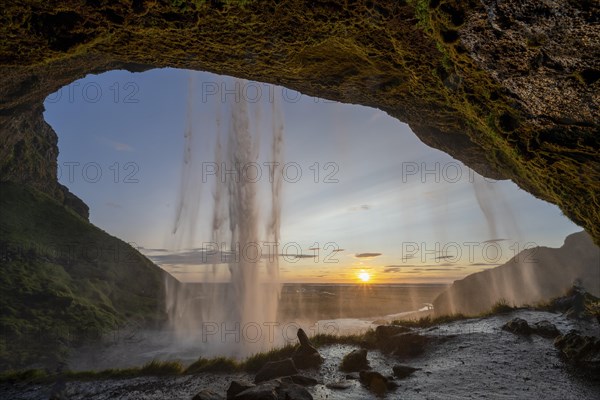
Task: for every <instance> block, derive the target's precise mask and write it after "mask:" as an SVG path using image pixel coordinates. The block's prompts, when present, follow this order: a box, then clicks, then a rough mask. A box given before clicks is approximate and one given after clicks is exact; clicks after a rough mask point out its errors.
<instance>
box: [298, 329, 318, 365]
mask: <svg viewBox="0 0 600 400" xmlns="http://www.w3.org/2000/svg"><path fill="white" fill-rule="evenodd" d="M298 341H300V346H298V348H297V349H296V351H294V354H293V355H292V360H294V364H295V365H296V367H297V368H300V369H306V368H317V367H319V365H321V364H322V363H323V357H321V355H320V354H319V352H318V351H317V349H316V348H315V347H314V346H313V345H312V343H310V340H308V336H307V335H306V333H305V332H304V330H303V329H302V328H300V329H298Z"/></svg>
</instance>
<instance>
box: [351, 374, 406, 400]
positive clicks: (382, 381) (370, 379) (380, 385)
mask: <svg viewBox="0 0 600 400" xmlns="http://www.w3.org/2000/svg"><path fill="white" fill-rule="evenodd" d="M359 375H360V383H362V384H363V385H365V386H366V387H367V388H368V389H369V390H370V391H372V392H373V393H375V394H377V395H378V396H383V395H384V394H385V393H386V392H387V391H388V390H394V389H396V388H397V387H398V385H397V384H396V383H395V382H394V381H392V380H390V379H388V378H386V377H385V376H383V375H381V374H380V373H379V372H376V371H360V374H359Z"/></svg>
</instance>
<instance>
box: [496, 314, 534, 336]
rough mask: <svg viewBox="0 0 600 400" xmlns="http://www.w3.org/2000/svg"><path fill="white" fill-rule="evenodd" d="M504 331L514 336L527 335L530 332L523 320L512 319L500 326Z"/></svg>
mask: <svg viewBox="0 0 600 400" xmlns="http://www.w3.org/2000/svg"><path fill="white" fill-rule="evenodd" d="M502 329H504V330H505V331H508V332H511V333H514V334H516V335H529V334H531V332H532V329H531V327H530V326H529V323H527V321H525V320H524V319H523V318H513V319H511V320H510V321H508V322H507V323H506V324H504V325H503V326H502Z"/></svg>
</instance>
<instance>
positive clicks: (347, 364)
mask: <svg viewBox="0 0 600 400" xmlns="http://www.w3.org/2000/svg"><path fill="white" fill-rule="evenodd" d="M367 368H369V360H367V350H365V349H358V350H352V351H351V352H350V353H348V354H346V355H345V356H344V358H343V359H342V364H341V365H340V370H342V371H346V372H353V371H354V372H356V371H360V370H363V369H367Z"/></svg>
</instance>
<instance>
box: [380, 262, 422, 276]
mask: <svg viewBox="0 0 600 400" xmlns="http://www.w3.org/2000/svg"><path fill="white" fill-rule="evenodd" d="M415 267H417V265H414V264H404V265H386V266H385V267H383V273H384V274H389V273H394V272H400V271H402V270H405V271H402V272H406V269H408V268H415Z"/></svg>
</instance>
